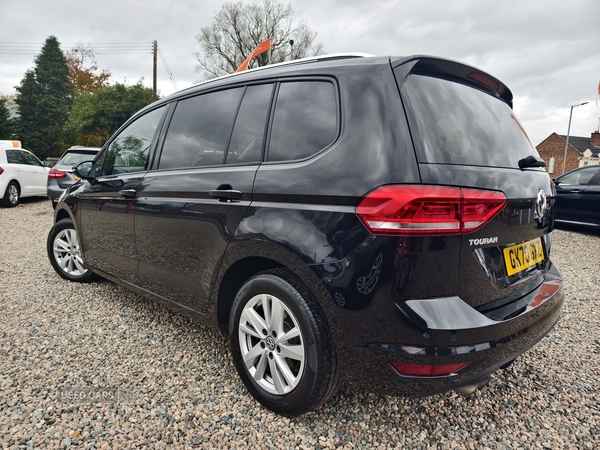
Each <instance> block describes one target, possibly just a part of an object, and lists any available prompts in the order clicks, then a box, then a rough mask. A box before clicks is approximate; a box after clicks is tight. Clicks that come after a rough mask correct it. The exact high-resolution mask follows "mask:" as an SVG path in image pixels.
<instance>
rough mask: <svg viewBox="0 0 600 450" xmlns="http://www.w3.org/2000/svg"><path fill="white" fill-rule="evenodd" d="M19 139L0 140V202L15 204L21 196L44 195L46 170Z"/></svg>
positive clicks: (8, 204) (47, 169) (46, 179)
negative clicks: (22, 146) (23, 146)
mask: <svg viewBox="0 0 600 450" xmlns="http://www.w3.org/2000/svg"><path fill="white" fill-rule="evenodd" d="M49 170H50V169H49V168H48V167H46V166H45V165H44V163H42V162H41V161H40V160H39V159H37V157H36V156H35V155H34V154H33V153H31V152H30V151H28V150H25V149H24V148H21V142H19V141H0V204H1V205H2V206H8V207H11V206H17V205H18V204H19V199H20V198H21V197H33V196H38V195H39V196H44V197H45V196H46V184H47V182H48V171H49Z"/></svg>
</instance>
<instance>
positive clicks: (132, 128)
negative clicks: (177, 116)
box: [100, 106, 165, 176]
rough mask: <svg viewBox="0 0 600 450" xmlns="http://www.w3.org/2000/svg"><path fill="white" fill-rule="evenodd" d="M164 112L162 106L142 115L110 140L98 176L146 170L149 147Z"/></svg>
mask: <svg viewBox="0 0 600 450" xmlns="http://www.w3.org/2000/svg"><path fill="white" fill-rule="evenodd" d="M164 111H165V107H164V106H163V107H161V108H158V109H155V110H153V111H150V112H149V113H147V114H144V115H143V116H141V117H139V118H137V119H136V120H135V121H133V122H132V123H130V124H129V125H128V126H127V127H126V128H125V129H124V130H122V131H121V132H120V133H119V134H118V135H117V137H115V138H114V139H113V140H112V142H111V143H110V145H109V146H108V150H107V151H106V155H105V157H104V162H103V163H102V171H101V173H100V176H104V175H115V174H121V173H130V172H139V171H142V170H144V169H145V168H146V163H147V161H148V152H149V150H150V145H151V144H152V140H153V138H154V135H155V133H156V129H157V128H158V125H159V123H160V119H161V117H162V115H163V113H164Z"/></svg>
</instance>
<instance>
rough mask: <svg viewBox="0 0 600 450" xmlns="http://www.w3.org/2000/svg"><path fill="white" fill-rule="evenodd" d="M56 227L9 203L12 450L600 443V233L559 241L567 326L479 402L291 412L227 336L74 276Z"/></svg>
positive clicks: (4, 325)
mask: <svg viewBox="0 0 600 450" xmlns="http://www.w3.org/2000/svg"><path fill="white" fill-rule="evenodd" d="M51 225H52V208H51V205H50V203H49V202H48V201H45V200H40V199H36V200H29V201H24V202H23V204H22V205H20V206H19V207H17V208H14V209H6V208H0V229H1V230H2V233H1V234H0V446H1V447H3V448H75V447H80V448H102V449H104V448H167V447H170V448H194V447H196V448H236V449H237V448H247V447H249V448H281V449H288V448H301V449H308V448H311V449H312V448H338V447H340V448H369V449H371V448H388V447H389V448H415V449H425V448H441V449H445V448H472V449H475V448H476V449H480V448H490V449H504V448H523V449H528V448H553V449H554V448H583V449H594V448H596V449H597V448H600V392H599V389H598V388H599V387H600V382H599V381H598V380H599V377H600V370H599V367H600V364H599V357H598V355H599V352H600V331H599V330H600V314H599V313H598V309H597V305H598V298H599V297H600V282H599V281H598V280H599V271H598V269H599V268H600V265H599V263H598V261H599V259H598V258H599V255H600V234H599V233H589V232H587V231H585V230H572V229H571V230H568V229H561V230H557V231H556V232H555V233H554V248H553V253H552V257H553V260H554V262H555V263H556V264H557V266H558V268H559V270H560V271H561V273H562V275H563V276H564V278H565V280H566V282H567V288H566V295H567V302H566V304H565V308H564V313H563V317H562V320H561V322H560V323H559V324H558V325H557V326H556V328H555V329H554V331H553V332H552V333H551V334H550V335H548V336H547V337H546V338H545V339H544V340H543V341H542V342H541V343H540V344H538V345H537V346H536V347H534V348H533V349H532V350H530V351H529V352H527V353H526V354H525V355H523V356H521V357H520V358H519V359H518V360H517V361H516V362H515V363H514V364H513V365H512V366H510V367H509V368H508V369H507V370H505V371H503V372H501V373H498V374H496V375H495V377H494V378H493V380H492V381H491V382H490V383H489V384H488V385H487V386H486V387H485V388H483V389H482V390H480V391H477V392H476V393H475V394H474V395H473V396H471V397H469V398H465V397H462V396H460V395H458V394H456V393H454V392H451V393H446V394H442V395H437V396H434V397H429V398H424V399H402V398H394V397H387V396H377V395H373V394H370V393H367V392H362V391H357V390H351V389H348V388H346V387H344V386H342V387H341V388H340V390H339V391H338V394H336V396H335V397H334V398H333V400H332V401H330V402H329V403H328V404H326V405H325V406H324V407H322V408H321V409H319V410H318V411H315V412H312V413H309V414H306V415H304V416H302V417H298V418H293V419H289V418H284V417H279V416H277V415H275V414H273V413H271V412H270V411H268V410H266V409H264V408H263V407H262V406H260V404H258V403H257V402H255V401H254V400H253V399H252V397H251V396H250V395H249V394H248V393H247V392H246V391H245V389H244V387H243V385H242V384H241V382H240V381H239V380H238V377H237V375H236V373H235V369H234V367H233V364H232V362H231V359H230V355H229V349H228V345H227V340H226V338H225V337H224V336H222V335H221V334H220V333H218V332H216V331H214V330H212V329H209V328H207V327H204V326H201V325H198V324H196V323H194V322H192V321H190V320H188V319H187V318H184V317H182V316H179V315H177V314H173V313H171V312H169V311H168V310H167V309H166V308H163V307H162V306H159V305H156V304H154V303H153V302H151V301H149V300H146V299H144V298H142V297H140V296H137V295H135V294H132V293H129V292H127V291H125V290H124V289H122V288H120V287H118V286H116V285H114V284H112V283H110V282H107V281H103V282H99V283H95V284H89V285H82V284H77V283H71V282H68V281H65V280H63V279H62V278H59V277H58V275H56V274H55V273H54V271H53V269H52V267H51V266H50V263H49V262H48V259H47V256H46V236H47V233H48V230H49V229H50V227H51ZM590 306H592V307H591V308H590ZM117 389H119V390H118V391H117ZM82 393H83V394H85V396H86V398H88V397H90V395H94V396H98V397H97V398H95V399H94V400H93V401H91V402H90V401H89V400H87V399H83V400H82V399H78V398H76V397H77V396H79V397H81V396H83V394H82Z"/></svg>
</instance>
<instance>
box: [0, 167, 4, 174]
mask: <svg viewBox="0 0 600 450" xmlns="http://www.w3.org/2000/svg"><path fill="white" fill-rule="evenodd" d="M3 172H4V169H3V168H2V167H0V175H2V173H3Z"/></svg>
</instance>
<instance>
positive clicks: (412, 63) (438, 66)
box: [390, 56, 513, 108]
mask: <svg viewBox="0 0 600 450" xmlns="http://www.w3.org/2000/svg"><path fill="white" fill-rule="evenodd" d="M390 62H391V65H392V68H394V69H396V70H395V72H396V78H397V79H398V84H399V85H401V84H402V83H403V82H404V80H405V79H406V77H408V75H410V74H420V75H429V76H435V77H438V78H445V79H448V80H451V81H457V82H460V83H463V84H466V85H469V86H471V87H474V88H476V89H480V90H483V91H486V92H488V93H490V94H492V95H494V96H496V97H498V98H500V99H502V100H503V101H504V102H506V103H507V104H508V106H510V107H511V108H512V106H513V103H512V102H513V95H512V92H511V91H510V89H508V87H507V86H506V85H505V84H504V83H502V82H501V81H500V80H498V79H497V78H494V77H493V76H491V75H490V74H488V73H486V72H483V71H481V70H479V69H476V68H475V67H471V66H467V65H465V64H462V63H459V62H456V61H451V60H448V59H442V58H436V57H432V56H411V57H408V58H398V59H392V60H391V61H390ZM400 66H404V67H402V68H400ZM398 69H400V70H398ZM399 74H402V76H401V77H398V75H399Z"/></svg>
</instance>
